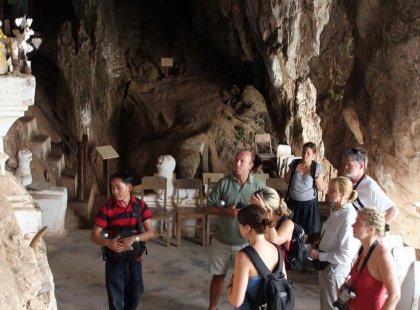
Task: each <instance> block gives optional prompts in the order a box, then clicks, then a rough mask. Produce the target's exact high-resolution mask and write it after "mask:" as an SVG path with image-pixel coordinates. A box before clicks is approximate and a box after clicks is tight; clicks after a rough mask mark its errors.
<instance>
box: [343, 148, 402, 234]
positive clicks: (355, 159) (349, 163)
mask: <svg viewBox="0 0 420 310" xmlns="http://www.w3.org/2000/svg"><path fill="white" fill-rule="evenodd" d="M367 163H368V154H367V151H366V150H365V149H363V148H350V149H347V150H346V151H345V152H344V154H343V165H344V175H345V176H346V177H348V178H349V179H350V180H351V181H352V182H353V188H354V189H355V190H356V191H357V193H358V194H359V197H358V198H357V200H355V201H354V202H353V205H354V207H355V208H356V209H362V208H365V207H370V208H375V209H377V210H378V211H379V212H381V213H385V222H386V224H387V225H386V226H387V229H388V230H389V224H390V223H391V222H392V221H393V220H394V219H395V218H396V217H397V215H398V213H399V211H398V209H397V207H396V206H395V203H394V202H393V201H392V200H391V199H390V198H389V197H388V196H387V195H386V194H385V193H384V191H383V190H382V189H381V187H380V186H379V185H378V183H376V182H375V180H373V179H372V178H371V177H369V176H368V175H366V174H365V169H366V167H367Z"/></svg>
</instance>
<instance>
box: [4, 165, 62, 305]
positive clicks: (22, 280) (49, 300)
mask: <svg viewBox="0 0 420 310" xmlns="http://www.w3.org/2000/svg"><path fill="white" fill-rule="evenodd" d="M0 178H1V182H0V183H1V185H2V187H1V188H2V193H1V196H0V218H1V219H2V220H1V221H0V289H1V291H2V294H1V295H0V304H1V305H2V306H4V307H6V308H7V309H16V310H17V309H34V310H38V309H51V310H53V309H57V303H56V300H55V294H54V282H53V277H52V273H51V270H50V267H49V265H48V258H47V253H46V248H45V243H44V241H42V240H41V241H40V242H39V243H38V245H37V246H36V247H35V248H31V247H29V243H30V241H31V238H32V237H33V236H34V232H33V231H31V232H28V231H23V230H22V225H23V227H26V226H27V225H25V223H23V222H25V220H26V221H27V222H28V223H29V222H31V221H33V222H35V221H34V220H35V219H34V217H30V214H29V213H30V212H31V208H32V209H37V207H36V205H35V203H34V201H33V200H32V206H30V203H29V202H25V203H20V202H19V201H18V200H17V196H16V195H17V193H16V188H15V187H16V186H21V185H19V184H18V182H17V181H16V180H15V179H14V177H13V176H12V175H10V174H9V173H8V172H7V173H6V175H5V176H0ZM20 190H21V191H24V192H25V189H24V188H23V187H21V189H20ZM26 194H27V196H29V194H28V193H27V192H26ZM19 212H20V213H23V214H22V216H20V217H19V218H20V221H21V223H20V224H18V222H17V220H16V218H17V217H18V214H17V213H19ZM38 212H39V211H38ZM33 222H31V223H29V225H32V226H31V228H32V227H33V226H34V225H35V223H33Z"/></svg>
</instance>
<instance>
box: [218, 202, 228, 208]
mask: <svg viewBox="0 0 420 310" xmlns="http://www.w3.org/2000/svg"><path fill="white" fill-rule="evenodd" d="M225 204H226V202H225V201H224V200H219V201H218V202H216V207H218V208H224V207H225Z"/></svg>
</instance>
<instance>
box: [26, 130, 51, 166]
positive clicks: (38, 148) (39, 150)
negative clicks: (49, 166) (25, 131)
mask: <svg viewBox="0 0 420 310" xmlns="http://www.w3.org/2000/svg"><path fill="white" fill-rule="evenodd" d="M30 144H31V147H32V149H31V151H32V154H33V155H34V156H36V157H37V158H39V159H41V160H42V161H45V160H46V158H47V156H48V154H49V153H50V152H51V138H50V136H47V135H42V134H36V135H34V136H33V137H32V139H31V140H30Z"/></svg>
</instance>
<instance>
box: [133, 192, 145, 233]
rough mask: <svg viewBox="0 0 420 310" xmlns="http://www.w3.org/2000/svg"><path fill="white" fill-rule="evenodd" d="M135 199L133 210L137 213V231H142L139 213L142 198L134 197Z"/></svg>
mask: <svg viewBox="0 0 420 310" xmlns="http://www.w3.org/2000/svg"><path fill="white" fill-rule="evenodd" d="M135 199H136V201H135V202H133V210H134V211H135V212H136V214H137V225H136V226H137V231H138V232H139V233H142V232H143V229H142V225H141V218H140V213H141V209H142V207H143V203H144V202H143V200H140V199H139V198H137V197H135Z"/></svg>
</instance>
